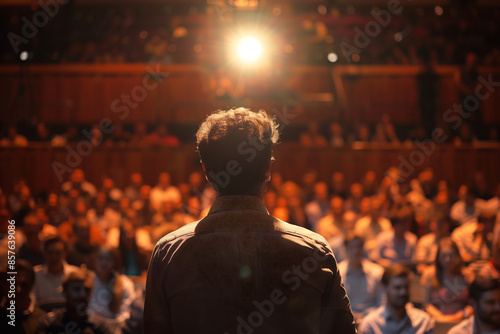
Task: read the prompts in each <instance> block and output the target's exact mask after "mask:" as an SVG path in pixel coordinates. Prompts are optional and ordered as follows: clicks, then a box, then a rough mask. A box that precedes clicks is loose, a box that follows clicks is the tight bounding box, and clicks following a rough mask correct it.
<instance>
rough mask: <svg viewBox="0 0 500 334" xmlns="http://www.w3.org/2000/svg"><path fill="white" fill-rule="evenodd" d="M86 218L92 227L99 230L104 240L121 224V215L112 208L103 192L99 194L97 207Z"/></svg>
mask: <svg viewBox="0 0 500 334" xmlns="http://www.w3.org/2000/svg"><path fill="white" fill-rule="evenodd" d="M86 217H87V219H88V220H89V222H90V224H91V225H92V226H97V227H98V228H99V230H100V233H101V239H103V240H104V239H106V236H107V234H108V232H109V230H110V229H111V228H113V227H117V226H118V225H119V224H120V215H119V214H118V212H116V210H115V209H113V208H112V207H111V205H110V203H109V202H108V197H107V196H106V194H105V193H103V192H99V193H97V196H96V198H95V205H94V207H93V208H90V209H89V210H88V211H87V215H86Z"/></svg>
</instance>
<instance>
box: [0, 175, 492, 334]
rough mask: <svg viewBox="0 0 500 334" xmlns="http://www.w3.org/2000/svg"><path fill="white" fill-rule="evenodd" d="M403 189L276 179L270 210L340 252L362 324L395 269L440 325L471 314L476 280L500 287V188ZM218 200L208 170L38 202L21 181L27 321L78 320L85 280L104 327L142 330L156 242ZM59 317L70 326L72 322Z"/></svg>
mask: <svg viewBox="0 0 500 334" xmlns="http://www.w3.org/2000/svg"><path fill="white" fill-rule="evenodd" d="M399 180H400V178H399V176H398V170H397V168H393V169H390V170H389V171H388V173H386V174H385V175H384V176H382V175H376V173H374V172H372V171H368V172H367V173H366V174H365V176H364V178H363V179H362V180H360V181H359V182H355V183H353V184H346V182H345V175H344V174H343V173H341V172H334V173H333V174H332V177H331V180H319V179H318V176H317V173H316V172H315V171H310V172H308V173H306V174H304V175H303V178H302V180H301V181H300V182H293V181H289V180H284V179H283V177H282V176H281V174H280V173H279V172H274V173H273V174H272V177H271V181H270V183H269V185H268V187H267V190H266V192H265V194H264V197H263V201H264V204H265V205H266V207H267V209H268V211H269V213H270V214H271V215H273V216H275V217H277V218H279V219H282V220H284V221H287V222H290V223H292V224H296V225H299V226H303V227H305V228H308V229H311V230H313V231H316V232H317V233H319V234H321V235H322V236H323V237H324V238H325V239H326V241H327V242H328V243H329V244H330V246H331V248H332V249H333V251H334V254H335V257H336V259H337V261H338V263H339V270H340V272H341V274H342V277H343V281H344V285H345V287H346V289H347V292H348V296H349V298H350V300H351V306H352V308H353V311H354V312H355V315H356V319H357V321H358V322H360V323H362V320H363V318H364V317H365V316H366V315H367V314H369V313H370V312H371V311H372V310H374V309H376V308H377V307H378V306H380V305H382V303H383V300H384V297H383V295H382V293H381V291H383V290H382V289H381V284H382V283H381V278H382V274H383V272H384V268H388V267H390V266H391V265H394V264H400V265H404V266H405V267H407V268H409V269H411V270H412V271H413V272H414V273H415V274H416V275H417V276H416V277H418V279H417V280H416V281H415V280H413V282H414V283H413V284H416V285H419V286H422V287H424V288H425V293H424V292H422V294H421V295H420V298H421V300H417V297H419V296H418V295H414V296H413V297H414V298H415V299H414V300H413V299H412V301H414V302H415V303H416V304H417V305H418V306H420V307H421V308H423V309H425V310H426V311H427V312H428V313H429V314H430V315H431V316H432V317H433V318H434V319H435V320H436V321H441V322H452V323H453V322H458V321H460V320H463V319H465V318H468V317H470V316H471V315H472V314H473V313H474V311H473V309H472V307H471V306H470V301H469V298H468V285H469V283H470V282H472V281H473V280H474V278H475V277H476V276H478V275H480V276H481V277H490V278H495V279H500V273H499V270H500V239H499V236H500V214H499V212H500V211H499V209H500V184H499V185H496V186H494V185H491V184H490V183H489V182H488V180H486V179H485V177H484V175H483V174H482V173H480V172H477V173H475V174H474V177H473V180H472V182H471V183H470V184H467V185H465V184H464V185H461V186H460V187H459V189H451V188H450V187H449V185H448V184H447V182H446V181H444V180H437V179H436V178H435V176H434V173H433V171H432V170H431V169H426V170H424V171H423V172H421V173H420V174H419V175H418V177H417V178H415V179H413V180H411V181H409V182H400V181H399ZM215 196H216V194H215V191H214V189H213V188H212V187H211V186H210V185H209V184H208V183H207V182H206V180H205V178H204V175H203V174H202V173H201V172H192V173H191V174H190V175H189V178H188V179H187V180H185V181H184V182H181V183H178V184H173V183H172V180H171V177H170V175H169V173H167V172H162V173H160V175H159V176H158V182H157V183H156V184H154V185H148V184H145V183H144V182H143V177H142V175H141V174H140V173H134V174H132V175H131V176H130V182H129V184H128V185H127V186H126V187H123V188H119V187H117V186H116V185H115V182H114V180H113V179H112V178H109V177H103V178H102V182H101V183H100V184H97V185H95V184H93V183H91V182H90V181H88V180H87V179H86V178H85V174H84V172H83V170H81V169H75V170H74V171H73V173H72V174H71V176H70V179H69V180H68V181H67V182H64V183H63V184H62V185H61V188H60V189H52V192H50V193H47V194H33V193H32V191H31V189H30V187H29V185H28V184H26V182H25V181H23V180H20V181H18V182H17V183H16V184H15V187H14V189H2V191H1V192H0V216H1V220H0V221H1V223H2V226H1V227H0V232H1V233H2V236H3V238H2V239H1V240H0V244H1V245H2V249H3V252H5V253H6V252H7V246H8V240H9V238H8V225H9V222H11V221H15V240H16V242H15V246H16V248H15V252H16V256H17V260H18V261H21V260H24V261H26V262H20V263H23V265H25V266H26V267H27V268H28V269H26V270H27V272H32V271H33V270H34V273H33V274H32V275H31V276H33V277H31V276H30V275H27V276H28V278H29V279H28V281H30V282H31V285H30V284H28V283H29V282H28V283H27V287H25V290H26V289H27V290H28V291H24V293H25V298H26V301H25V303H24V304H18V305H22V307H25V309H23V310H24V311H26V312H27V313H26V314H27V316H26V321H27V322H29V321H33V319H32V317H38V318H41V317H42V316H43V315H44V314H45V312H49V311H54V310H59V309H60V308H61V307H66V312H69V311H68V308H69V309H70V308H71V307H72V306H71V305H70V304H71V296H70V295H69V294H68V292H67V291H65V289H67V288H68V286H69V285H71V284H70V283H71V282H74V281H75V282H79V283H78V284H81V288H82V291H87V292H85V294H84V296H83V297H81V298H83V299H81V298H80V303H81V302H82V300H85V301H87V302H86V303H85V305H86V308H88V312H89V314H92V315H93V316H95V317H96V319H100V320H99V321H101V320H102V321H101V322H99V324H101V325H103V326H106V327H108V328H110V329H112V330H113V331H122V330H123V331H124V332H126V333H133V332H135V331H136V330H137V329H138V328H140V326H139V327H138V324H140V321H141V312H142V311H141V307H142V304H141V303H143V299H142V298H143V291H144V279H145V272H146V270H147V265H148V260H149V257H150V255H151V252H152V250H153V247H154V245H155V243H156V242H157V241H158V240H159V239H160V238H161V237H162V236H164V235H165V234H167V233H169V232H171V231H174V230H176V229H178V228H179V227H181V226H183V225H185V224H188V223H190V222H193V221H196V220H198V219H202V218H203V217H204V216H205V215H207V213H208V212H209V210H210V207H211V204H212V203H213V201H214V199H215ZM2 254H3V253H2ZM4 258H5V259H6V258H7V256H6V254H5V256H3V255H2V260H4ZM4 265H6V264H5V263H4ZM32 267H33V268H34V269H30V268H32ZM79 268H80V269H79ZM0 269H2V270H3V272H4V273H5V272H6V267H5V266H4V267H2V268H0ZM2 270H0V272H1V271H2ZM75 277H76V278H75ZM89 277H90V278H89ZM68 280H69V282H70V283H68ZM89 282H90V283H89ZM61 284H62V287H63V289H62V290H61ZM68 284H69V285H68ZM75 284H76V283H75ZM85 287H87V288H85ZM23 298H24V297H23ZM76 301H78V299H76ZM73 302H74V301H73ZM68 303H69V304H68ZM19 307H21V306H19ZM35 309H36V310H37V311H36V312H35V313H33V312H34V310H35ZM4 311H5V310H4ZM28 311H29V312H28ZM5 312H6V311H5ZM58 312H62V311H58ZM54 314H56V315H54ZM28 315H32V317H31V316H28ZM70 315H71V314H70ZM51 316H52V317H57V316H59V317H60V319H59V318H58V319H59V320H60V321H63V320H61V319H64V316H65V315H64V314H63V313H57V312H56V313H51ZM30 317H31V318H30ZM30 319H31V320H30ZM43 319H45V320H44V321H45V322H48V321H49V320H47V318H43ZM51 319H52V318H51ZM50 321H52V322H53V321H56V320H54V319H52V320H50ZM96 321H97V320H96ZM52 322H50V323H52ZM46 325H47V326H48V324H46ZM94 325H95V324H94ZM31 326H34V325H33V323H31ZM96 326H97V325H96ZM28 332H33V331H28ZM33 333H34V332H33Z"/></svg>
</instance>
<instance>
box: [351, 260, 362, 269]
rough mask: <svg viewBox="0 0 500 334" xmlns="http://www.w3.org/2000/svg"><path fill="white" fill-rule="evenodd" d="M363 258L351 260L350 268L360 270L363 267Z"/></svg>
mask: <svg viewBox="0 0 500 334" xmlns="http://www.w3.org/2000/svg"><path fill="white" fill-rule="evenodd" d="M361 261H362V260H354V261H353V260H349V269H354V270H359V269H361Z"/></svg>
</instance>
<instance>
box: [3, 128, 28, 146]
mask: <svg viewBox="0 0 500 334" xmlns="http://www.w3.org/2000/svg"><path fill="white" fill-rule="evenodd" d="M0 146H18V147H26V146H28V139H26V137H25V136H23V135H20V134H19V133H18V132H17V127H16V126H15V125H10V126H9V128H8V129H7V137H5V138H2V139H0Z"/></svg>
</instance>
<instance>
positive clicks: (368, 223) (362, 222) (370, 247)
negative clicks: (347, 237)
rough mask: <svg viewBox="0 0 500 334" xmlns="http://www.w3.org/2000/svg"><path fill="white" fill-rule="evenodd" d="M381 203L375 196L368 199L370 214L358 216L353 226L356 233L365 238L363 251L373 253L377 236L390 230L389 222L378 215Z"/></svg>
mask: <svg viewBox="0 0 500 334" xmlns="http://www.w3.org/2000/svg"><path fill="white" fill-rule="evenodd" d="M381 208H382V203H381V201H380V199H379V198H378V197H376V196H374V197H372V198H371V199H370V214H369V215H367V216H365V217H363V218H360V219H359V220H358V221H357V222H356V225H355V226H354V232H355V233H356V235H359V236H362V237H363V239H364V240H365V251H366V252H367V253H368V254H373V252H374V251H376V248H377V236H378V235H379V234H380V233H381V232H383V231H391V230H392V226H391V222H390V221H389V220H388V219H387V218H384V217H381V216H380V211H381Z"/></svg>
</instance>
